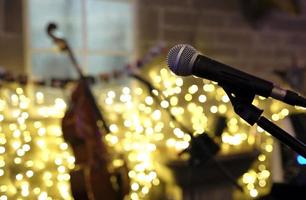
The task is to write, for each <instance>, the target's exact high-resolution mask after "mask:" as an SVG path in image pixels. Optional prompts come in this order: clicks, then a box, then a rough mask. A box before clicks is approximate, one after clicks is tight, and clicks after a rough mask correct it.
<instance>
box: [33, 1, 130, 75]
mask: <svg viewBox="0 0 306 200" xmlns="http://www.w3.org/2000/svg"><path fill="white" fill-rule="evenodd" d="M133 13H134V12H133V3H132V1H131V0H43V1H42V0H28V15H29V19H28V26H27V27H29V33H28V34H27V35H28V46H29V48H28V50H29V52H28V57H29V58H28V59H29V65H30V66H29V68H30V69H29V71H30V73H31V74H32V75H33V76H34V78H44V79H47V78H51V77H57V78H67V77H69V78H72V77H76V71H75V69H74V68H73V67H72V65H71V63H70V60H69V58H68V57H67V55H65V54H63V53H59V52H56V51H54V45H53V43H52V41H51V39H50V38H49V36H48V35H47V33H46V27H47V24H48V23H50V22H55V23H57V24H58V27H59V31H60V32H61V33H62V34H63V36H64V37H65V38H66V39H67V40H68V42H69V44H70V46H71V47H72V48H73V51H74V53H75V55H76V57H77V59H78V61H79V63H80V65H81V66H82V67H83V70H84V72H86V73H87V74H99V73H106V72H111V71H113V70H114V69H120V68H123V66H124V65H125V64H126V63H128V61H129V59H130V58H131V55H132V50H133Z"/></svg>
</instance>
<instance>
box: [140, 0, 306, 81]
mask: <svg viewBox="0 0 306 200" xmlns="http://www.w3.org/2000/svg"><path fill="white" fill-rule="evenodd" d="M300 3H301V8H302V13H301V14H300V15H298V16H295V15H292V14H289V13H287V12H283V11H280V10H279V11H277V10H275V11H273V12H272V13H271V14H269V15H268V16H267V17H265V18H264V20H262V21H261V23H260V24H259V25H258V26H257V27H256V28H254V27H252V26H251V25H250V24H249V23H248V21H247V20H246V19H245V17H244V16H243V15H242V13H241V5H240V4H239V1H238V0H218V1H215V0H154V1H152V0H139V1H138V7H137V24H138V35H137V37H136V38H137V42H138V44H137V46H138V48H139V49H140V54H141V53H143V52H145V50H146V49H148V48H149V47H150V46H151V45H154V44H155V43H156V41H159V40H163V41H165V42H166V43H167V46H168V47H172V46H173V45H175V44H177V43H188V44H191V45H193V46H195V47H196V48H197V49H199V50H200V51H201V52H202V53H204V54H206V55H208V56H210V57H213V58H215V59H217V60H220V61H222V62H224V63H227V64H229V65H233V66H235V67H237V68H241V69H243V70H245V71H247V72H250V73H253V74H256V75H260V76H261V77H263V78H271V74H272V73H271V72H272V71H273V69H286V68H289V67H290V66H291V65H292V64H291V63H292V57H293V56H294V55H295V56H297V57H298V59H299V62H300V63H301V64H300V65H305V61H306V3H305V1H300Z"/></svg>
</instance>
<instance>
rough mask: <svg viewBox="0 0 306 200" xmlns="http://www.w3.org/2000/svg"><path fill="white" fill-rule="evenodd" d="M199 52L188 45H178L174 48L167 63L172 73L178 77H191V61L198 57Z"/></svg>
mask: <svg viewBox="0 0 306 200" xmlns="http://www.w3.org/2000/svg"><path fill="white" fill-rule="evenodd" d="M197 54H198V52H197V50H196V49H195V48H194V47H192V46H190V45H188V44H178V45H175V46H174V47H172V48H171V49H170V51H169V53H168V57H167V62H168V65H169V68H170V69H171V71H173V72H174V73H175V74H177V75H182V76H188V75H191V72H192V65H193V63H191V60H192V58H193V56H194V55H197Z"/></svg>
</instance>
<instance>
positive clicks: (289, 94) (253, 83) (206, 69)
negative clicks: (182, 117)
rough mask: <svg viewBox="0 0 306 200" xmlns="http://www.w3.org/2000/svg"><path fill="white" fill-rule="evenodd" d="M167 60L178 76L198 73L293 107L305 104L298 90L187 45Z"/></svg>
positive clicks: (305, 105) (182, 45)
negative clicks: (244, 70) (247, 71)
mask: <svg viewBox="0 0 306 200" xmlns="http://www.w3.org/2000/svg"><path fill="white" fill-rule="evenodd" d="M167 61H168V65H169V68H170V69H171V71H172V72H173V73H175V74H176V75H180V76H189V75H195V76H197V77H201V78H205V79H209V80H211V81H215V82H218V85H220V86H221V87H230V88H231V89H232V90H236V91H242V92H244V93H250V94H252V93H253V94H257V95H259V96H263V97H272V98H275V99H277V100H280V101H283V102H285V103H287V104H290V105H293V106H302V107H306V99H305V98H304V97H302V96H300V95H299V94H297V93H296V92H293V91H290V90H286V89H283V88H280V87H278V86H277V85H276V84H274V83H272V82H270V81H267V80H264V79H261V78H259V77H256V76H253V75H251V74H248V73H245V72H243V71H240V70H237V69H235V68H233V67H230V66H228V65H225V64H223V63H221V62H218V61H216V60H213V59H211V58H209V57H206V56H204V55H201V54H200V53H199V52H198V51H197V50H196V49H195V48H194V47H192V46H190V45H188V44H178V45H176V46H174V47H173V48H172V49H170V51H169V53H168V57H167Z"/></svg>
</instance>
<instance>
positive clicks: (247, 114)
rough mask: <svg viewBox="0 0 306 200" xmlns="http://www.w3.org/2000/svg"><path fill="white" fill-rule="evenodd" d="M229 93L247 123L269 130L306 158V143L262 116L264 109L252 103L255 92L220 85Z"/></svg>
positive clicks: (233, 103) (235, 109)
mask: <svg viewBox="0 0 306 200" xmlns="http://www.w3.org/2000/svg"><path fill="white" fill-rule="evenodd" d="M220 86H221V87H222V88H223V89H224V91H225V92H226V94H227V95H228V97H229V99H230V101H231V103H232V105H233V107H234V111H235V112H236V113H237V114H238V115H239V116H240V117H241V118H242V119H244V120H245V121H246V122H247V123H249V124H250V125H251V126H253V125H254V124H255V123H257V125H258V126H260V127H261V128H263V129H264V130H266V131H267V132H269V133H270V134H271V135H273V136H274V137H275V138H277V139H278V140H280V141H281V142H282V143H283V144H285V145H287V146H288V147H290V148H291V149H293V150H294V151H295V152H296V153H298V154H300V155H301V156H303V157H304V158H306V145H305V144H304V143H303V142H302V141H300V140H299V139H297V138H295V137H293V136H291V135H290V134H289V133H287V132H286V131H284V130H283V129H281V128H280V127H278V126H277V125H275V124H274V123H273V122H271V121H270V120H268V119H267V118H265V117H263V116H261V114H262V113H263V110H261V109H259V108H257V107H256V106H254V105H253V104H252V101H253V99H254V97H255V94H253V93H250V92H245V91H241V90H240V91H238V90H237V89H234V88H232V87H230V86H225V85H220Z"/></svg>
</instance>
